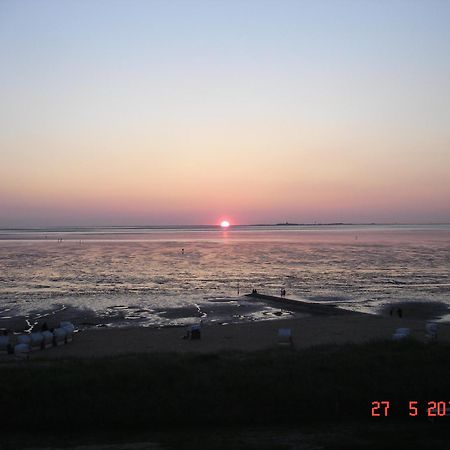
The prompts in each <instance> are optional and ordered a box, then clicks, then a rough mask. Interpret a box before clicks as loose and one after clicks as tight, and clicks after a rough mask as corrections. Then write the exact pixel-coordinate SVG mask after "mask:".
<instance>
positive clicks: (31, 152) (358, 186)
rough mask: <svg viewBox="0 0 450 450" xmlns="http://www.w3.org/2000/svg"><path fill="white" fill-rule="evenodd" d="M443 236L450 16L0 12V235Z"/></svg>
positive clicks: (278, 1) (355, 11)
mask: <svg viewBox="0 0 450 450" xmlns="http://www.w3.org/2000/svg"><path fill="white" fill-rule="evenodd" d="M224 218H227V219H230V221H231V222H232V223H239V224H251V223H274V222H275V223H276V222H284V221H289V222H298V223H312V222H403V223H404V222H409V223H411V222H415V223H430V222H450V2H449V1H432V0H426V1H425V0H424V1H413V0H408V1H392V0H389V1H387V0H386V1H383V0H380V1H365V0H358V1H338V0H335V1H301V0H297V1H289V0H273V1H265V0H258V1H251V0H239V1H233V0H226V1H225V0H223V1H212V0H203V1H190V0H182V1H175V0H173V1H171V0H165V1H156V0H155V1H152V0H145V1H144V0H142V1H138V0H123V1H117V0H109V1H101V0H90V1H82V0H79V1H74V0H65V1H63V2H61V1H57V0H54V1H42V0H29V1H23V0H15V1H13V0H0V227H15V226H17V227H22V226H23V227H27V226H58V225H147V224H148V225H164V224H167V225H169V224H193V225H194V224H213V223H218V222H219V221H220V220H222V219H224Z"/></svg>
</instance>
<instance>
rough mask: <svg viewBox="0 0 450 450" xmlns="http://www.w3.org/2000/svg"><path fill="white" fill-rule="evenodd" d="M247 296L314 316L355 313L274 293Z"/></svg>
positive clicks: (277, 306) (247, 295)
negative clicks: (278, 295) (277, 295)
mask: <svg viewBox="0 0 450 450" xmlns="http://www.w3.org/2000/svg"><path fill="white" fill-rule="evenodd" d="M245 296H246V297H248V298H254V299H255V300H264V301H265V302H267V303H268V304H270V306H273V307H276V308H281V309H287V310H289V311H295V312H299V313H304V314H311V315H314V316H336V315H348V314H357V313H355V312H353V311H348V310H345V309H341V308H338V307H337V306H335V305H324V304H322V303H314V302H305V301H302V300H293V299H290V298H285V297H276V296H274V295H265V294H259V293H256V294H245Z"/></svg>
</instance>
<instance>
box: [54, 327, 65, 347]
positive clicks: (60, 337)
mask: <svg viewBox="0 0 450 450" xmlns="http://www.w3.org/2000/svg"><path fill="white" fill-rule="evenodd" d="M66 337H67V331H66V329H65V328H55V329H54V330H53V345H54V346H55V347H59V346H60V345H64V344H66Z"/></svg>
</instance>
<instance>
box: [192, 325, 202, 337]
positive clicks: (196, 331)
mask: <svg viewBox="0 0 450 450" xmlns="http://www.w3.org/2000/svg"><path fill="white" fill-rule="evenodd" d="M190 337H191V340H197V339H201V337H202V330H201V328H200V325H192V326H191V334H190Z"/></svg>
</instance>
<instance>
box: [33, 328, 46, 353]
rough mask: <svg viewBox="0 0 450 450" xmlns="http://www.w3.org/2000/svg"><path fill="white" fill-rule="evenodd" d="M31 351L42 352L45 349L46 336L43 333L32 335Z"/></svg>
mask: <svg viewBox="0 0 450 450" xmlns="http://www.w3.org/2000/svg"><path fill="white" fill-rule="evenodd" d="M30 341H31V342H30V345H31V351H34V350H41V349H43V348H44V335H43V334H42V333H41V332H34V333H31V334H30Z"/></svg>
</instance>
